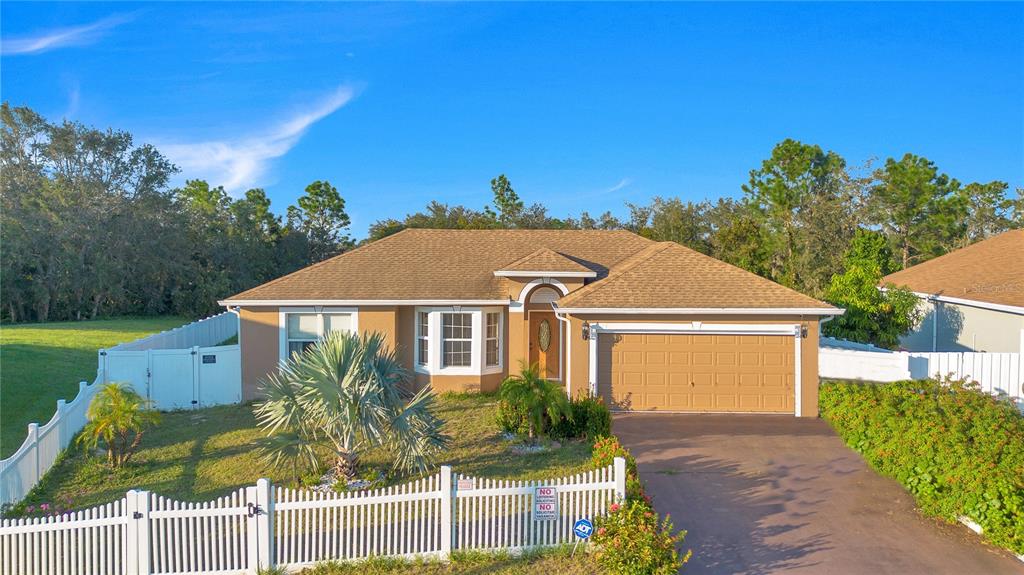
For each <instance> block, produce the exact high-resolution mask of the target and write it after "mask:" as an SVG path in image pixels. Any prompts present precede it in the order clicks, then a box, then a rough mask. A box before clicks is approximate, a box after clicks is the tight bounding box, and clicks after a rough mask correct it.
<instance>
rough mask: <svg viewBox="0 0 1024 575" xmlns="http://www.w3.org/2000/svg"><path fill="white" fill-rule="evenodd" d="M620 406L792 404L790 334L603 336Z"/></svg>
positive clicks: (606, 366)
mask: <svg viewBox="0 0 1024 575" xmlns="http://www.w3.org/2000/svg"><path fill="white" fill-rule="evenodd" d="M599 344H600V348H599V352H600V354H601V355H600V357H599V360H598V361H599V371H598V373H599V378H600V379H599V380H598V386H599V388H600V391H601V393H602V395H604V396H605V397H606V398H609V399H610V400H611V402H612V407H613V408H615V409H628V410H650V411H726V412H731V411H751V412H785V413H792V412H793V408H794V406H793V403H794V400H793V393H794V384H793V379H794V367H793V366H794V362H795V356H794V346H793V339H792V337H786V336H755V335H743V336H732V335H691V334H687V335H682V334H679V335H676V334H651V335H643V334H623V335H616V336H614V337H612V336H604V337H602V338H601V339H600V340H599Z"/></svg>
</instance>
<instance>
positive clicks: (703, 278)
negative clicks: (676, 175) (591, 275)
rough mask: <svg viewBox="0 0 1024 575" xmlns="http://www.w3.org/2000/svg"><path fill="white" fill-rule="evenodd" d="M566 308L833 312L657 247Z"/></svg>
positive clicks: (751, 277) (563, 303) (719, 265)
mask: <svg viewBox="0 0 1024 575" xmlns="http://www.w3.org/2000/svg"><path fill="white" fill-rule="evenodd" d="M558 305H559V307H563V308H620V307H630V308H656V309H657V308H689V309H693V308H699V309H704V308H815V309H822V310H828V309H832V307H831V306H829V305H828V304H825V303H823V302H820V301H818V300H816V299H814V298H812V297H808V296H805V295H803V294H801V293H799V292H796V291H794V290H791V289H789V288H787V287H784V286H782V285H779V284H777V283H775V282H773V281H770V280H767V279H765V278H763V277H761V276H758V275H756V274H752V273H750V272H748V271H746V270H743V269H740V268H738V267H735V266H732V265H729V264H727V263H725V262H723V261H720V260H717V259H715V258H712V257H710V256H706V255H704V254H702V253H699V252H696V251H694V250H691V249H690V248H687V247H684V246H681V245H679V244H677V243H675V242H660V243H657V244H652V245H650V246H648V247H647V248H645V249H644V250H642V251H640V252H638V253H637V254H636V255H634V256H633V257H631V258H629V259H628V260H624V261H623V262H621V263H620V264H619V265H618V266H616V267H613V268H612V270H611V272H609V274H608V277H607V278H605V279H604V280H602V281H599V282H595V283H591V284H589V285H586V286H584V287H582V288H580V289H578V290H576V291H575V292H572V293H570V294H569V295H567V296H565V297H564V298H562V299H561V300H560V301H559V302H558Z"/></svg>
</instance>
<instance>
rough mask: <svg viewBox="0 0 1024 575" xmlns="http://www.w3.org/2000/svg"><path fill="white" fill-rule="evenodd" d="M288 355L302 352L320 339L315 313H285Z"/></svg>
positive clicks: (317, 319)
mask: <svg viewBox="0 0 1024 575" xmlns="http://www.w3.org/2000/svg"><path fill="white" fill-rule="evenodd" d="M287 318H288V320H287V326H288V327H287V334H288V357H291V356H292V355H294V354H296V353H302V352H304V351H306V349H308V348H310V347H312V346H313V344H315V343H316V342H317V340H319V339H320V328H319V325H318V324H319V323H320V322H319V318H318V317H317V314H315V313H290V314H288V315H287Z"/></svg>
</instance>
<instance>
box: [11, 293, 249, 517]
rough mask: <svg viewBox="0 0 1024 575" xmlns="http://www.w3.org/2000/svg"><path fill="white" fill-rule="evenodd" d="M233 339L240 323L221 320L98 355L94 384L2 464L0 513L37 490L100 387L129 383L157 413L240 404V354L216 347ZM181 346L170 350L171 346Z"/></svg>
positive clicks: (34, 429) (228, 317) (33, 426)
mask: <svg viewBox="0 0 1024 575" xmlns="http://www.w3.org/2000/svg"><path fill="white" fill-rule="evenodd" d="M237 334H238V317H237V316H235V315H234V314H232V313H222V314H220V315H216V316H213V317H209V318H206V319H204V320H201V321H197V322H193V323H190V324H188V325H186V326H183V327H180V328H176V329H172V330H169V331H165V332H163V333H158V334H155V335H152V336H149V337H145V338H142V339H140V340H137V341H133V342H130V343H123V344H120V345H117V346H115V347H112V348H110V349H107V350H100V351H99V355H98V362H97V363H98V369H97V376H96V379H95V381H93V383H92V384H86V382H84V381H83V382H81V383H80V384H79V389H78V395H76V396H75V398H74V399H73V400H72V401H71V402H65V400H63V399H61V400H58V401H57V409H56V411H54V414H53V417H51V418H50V421H48V422H47V423H46V424H45V425H39V424H37V423H30V424H29V425H28V434H27V436H26V438H25V441H24V443H22V445H21V447H20V448H19V449H18V450H17V451H16V452H14V454H13V455H11V456H10V457H8V458H7V459H4V460H2V461H0V505H4V504H9V503H16V502H18V501H20V500H21V499H22V498H23V497H25V495H26V494H27V493H28V492H29V491H30V490H31V489H32V487H34V486H35V485H36V483H38V482H39V479H40V478H41V477H42V476H43V474H45V473H46V472H47V471H48V470H49V469H50V467H51V466H52V465H53V463H54V461H56V459H57V456H58V455H59V454H60V452H61V451H63V450H64V449H65V448H66V447H67V446H68V444H69V443H70V442H71V439H72V438H73V437H74V436H75V435H76V434H77V433H78V432H79V431H80V430H81V429H82V427H84V426H85V423H86V416H85V412H86V410H87V409H88V407H89V402H90V401H92V398H93V396H94V395H95V393H96V391H97V390H98V389H99V387H100V384H102V383H105V382H109V381H120V382H127V383H130V384H131V386H132V387H133V388H134V389H135V390H136V391H138V392H139V394H141V395H142V396H143V397H146V398H148V399H150V400H152V401H153V403H154V405H155V406H156V408H157V409H183V408H191V407H205V406H210V405H219V404H225V403H238V402H239V401H240V400H241V393H242V375H241V357H240V355H241V352H240V350H239V346H238V345H237V344H235V345H226V346H220V345H217V344H219V343H222V342H224V341H226V340H228V339H231V338H232V337H234V336H236V335H237ZM172 345H176V346H180V347H179V348H168V346H172Z"/></svg>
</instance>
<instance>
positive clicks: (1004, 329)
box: [900, 300, 1024, 353]
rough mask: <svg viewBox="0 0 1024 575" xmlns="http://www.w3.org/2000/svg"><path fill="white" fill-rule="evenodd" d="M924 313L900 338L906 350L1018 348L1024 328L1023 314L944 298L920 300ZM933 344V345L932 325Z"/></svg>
mask: <svg viewBox="0 0 1024 575" xmlns="http://www.w3.org/2000/svg"><path fill="white" fill-rule="evenodd" d="M918 309H919V310H920V311H921V313H922V314H923V318H922V320H921V324H920V325H918V326H917V329H915V330H914V331H912V332H910V333H909V334H907V335H905V336H903V337H902V338H900V347H902V348H904V349H906V350H909V351H980V352H989V353H1003V352H1019V351H1024V350H1022V349H1021V347H1022V345H1024V342H1022V339H1021V338H1022V337H1024V335H1022V330H1024V315H1019V314H1013V313H1008V312H1002V311H995V310H990V309H984V308H979V307H973V306H966V305H957V304H951V303H945V302H937V305H936V304H933V303H931V302H928V301H924V300H922V301H921V303H920V304H919V305H918ZM936 321H938V325H937V326H936V327H937V329H936V330H935V346H934V349H933V348H932V329H933V326H935V322H936Z"/></svg>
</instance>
